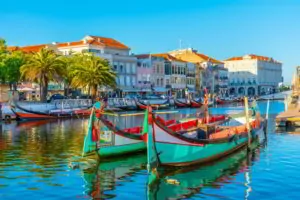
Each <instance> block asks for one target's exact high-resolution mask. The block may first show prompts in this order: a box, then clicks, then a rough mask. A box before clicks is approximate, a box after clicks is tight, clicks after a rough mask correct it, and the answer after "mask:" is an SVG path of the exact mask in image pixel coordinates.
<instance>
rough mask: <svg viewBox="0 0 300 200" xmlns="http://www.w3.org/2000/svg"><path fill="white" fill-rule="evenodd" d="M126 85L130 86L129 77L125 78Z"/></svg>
mask: <svg viewBox="0 0 300 200" xmlns="http://www.w3.org/2000/svg"><path fill="white" fill-rule="evenodd" d="M126 85H127V86H130V85H131V84H130V76H126Z"/></svg>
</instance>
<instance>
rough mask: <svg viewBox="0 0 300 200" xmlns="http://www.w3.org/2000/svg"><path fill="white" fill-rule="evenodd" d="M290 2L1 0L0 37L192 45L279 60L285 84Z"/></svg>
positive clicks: (297, 10) (295, 30) (297, 11)
mask: <svg viewBox="0 0 300 200" xmlns="http://www.w3.org/2000/svg"><path fill="white" fill-rule="evenodd" d="M299 21H300V1H298V0H231V1H229V0H185V1H174V0H173V1H170V0H152V1H137V0H132V1H120V0H114V1H103V0H102V1H101V0H89V1H76V0H72V1H71V0H51V1H41V0H28V1H23V0H15V1H4V2H1V6H0V37H3V38H4V39H6V40H7V43H8V45H31V44H40V43H49V42H53V41H57V42H65V41H76V40H79V39H81V38H82V37H83V36H85V35H87V34H91V35H99V36H106V37H113V38H115V39H118V40H120V41H121V42H123V43H125V44H126V45H128V46H130V47H131V48H132V51H133V53H148V52H151V53H154V52H165V51H169V50H173V49H176V48H179V40H182V47H190V46H191V47H193V48H196V49H198V50H199V51H200V52H202V53H204V54H207V55H209V56H212V57H215V58H217V59H220V60H223V59H226V58H229V57H232V56H239V55H244V54H248V53H249V54H250V53H254V54H259V55H264V56H271V57H273V58H275V59H276V60H279V61H281V62H283V63H284V64H283V75H284V77H285V82H290V80H291V77H292V73H293V72H294V68H295V66H297V65H300V60H299V53H300V23H299Z"/></svg>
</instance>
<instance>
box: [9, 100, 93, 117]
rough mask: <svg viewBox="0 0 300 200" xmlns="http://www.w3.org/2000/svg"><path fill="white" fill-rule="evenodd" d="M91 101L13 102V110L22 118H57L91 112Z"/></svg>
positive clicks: (87, 114) (85, 114) (84, 114)
mask: <svg viewBox="0 0 300 200" xmlns="http://www.w3.org/2000/svg"><path fill="white" fill-rule="evenodd" d="M91 105H92V104H91V101H88V100H80V99H64V100H55V101H54V102H53V103H36V104H30V103H29V104H28V105H20V104H19V103H18V102H13V103H11V105H10V106H11V110H12V111H13V112H14V113H15V115H16V116H17V118H19V119H21V120H37V119H55V118H68V117H78V116H89V115H90V114H91V109H90V107H91Z"/></svg>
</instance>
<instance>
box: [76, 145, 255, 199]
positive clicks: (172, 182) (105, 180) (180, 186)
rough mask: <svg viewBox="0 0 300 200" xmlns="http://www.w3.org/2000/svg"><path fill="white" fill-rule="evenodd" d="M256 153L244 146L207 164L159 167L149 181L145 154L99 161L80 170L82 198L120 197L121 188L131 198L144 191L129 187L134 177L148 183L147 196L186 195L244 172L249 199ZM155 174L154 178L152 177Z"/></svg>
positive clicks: (222, 183) (218, 184)
mask: <svg viewBox="0 0 300 200" xmlns="http://www.w3.org/2000/svg"><path fill="white" fill-rule="evenodd" d="M257 145H258V143H257V142H256V143H253V146H252V147H257ZM258 154H259V148H254V149H252V150H251V151H250V152H247V150H246V149H245V148H244V149H241V150H240V151H238V152H236V153H234V154H231V155H230V156H228V157H225V158H224V159H222V160H219V161H216V162H214V163H210V164H207V165H201V166H194V167H184V168H163V169H159V170H158V173H155V174H151V175H149V176H148V181H147V180H146V179H144V178H143V177H144V176H145V174H146V163H147V157H146V155H145V154H138V155H134V156H128V157H127V158H126V159H114V160H110V161H106V162H102V163H99V164H98V165H97V166H96V167H94V168H92V169H91V168H90V169H86V170H82V177H83V179H84V181H85V190H84V195H85V196H84V198H93V199H111V198H115V197H118V198H120V197H121V196H122V195H123V194H124V193H125V191H123V190H126V193H127V195H128V196H126V197H127V198H129V197H131V199H133V198H132V195H134V194H137V193H139V192H140V191H139V192H137V191H136V190H138V189H140V190H141V191H145V190H144V189H143V187H140V188H139V187H138V188H132V183H133V181H134V182H135V183H137V182H141V181H142V183H141V184H140V185H141V186H145V185H147V188H148V190H147V194H144V195H147V199H149V200H159V199H182V198H189V197H192V196H193V195H196V194H199V193H201V190H202V189H204V188H220V189H221V187H222V185H224V184H228V183H230V180H232V177H233V176H236V175H237V174H239V173H244V177H245V179H244V185H245V197H244V198H245V199H248V197H249V195H250V192H251V190H252V189H251V183H250V180H251V172H250V170H249V168H248V166H251V165H253V162H254V161H255V160H256V159H257V157H258ZM154 176H155V179H152V178H153V177H154ZM151 179H152V180H151ZM143 183H144V184H143ZM131 191H132V192H131ZM145 192H146V191H145ZM120 195H121V196H120ZM144 195H143V196H144ZM204 195H205V194H204Z"/></svg>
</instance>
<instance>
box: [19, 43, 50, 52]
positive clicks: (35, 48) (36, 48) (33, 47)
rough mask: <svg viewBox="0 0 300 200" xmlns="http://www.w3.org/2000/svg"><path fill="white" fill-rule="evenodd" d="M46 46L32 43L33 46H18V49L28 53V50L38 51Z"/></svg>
mask: <svg viewBox="0 0 300 200" xmlns="http://www.w3.org/2000/svg"><path fill="white" fill-rule="evenodd" d="M46 47H47V45H46V44H40V45H34V46H25V47H20V50H21V51H23V52H26V53H30V52H38V51H40V50H41V49H42V48H46Z"/></svg>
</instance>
